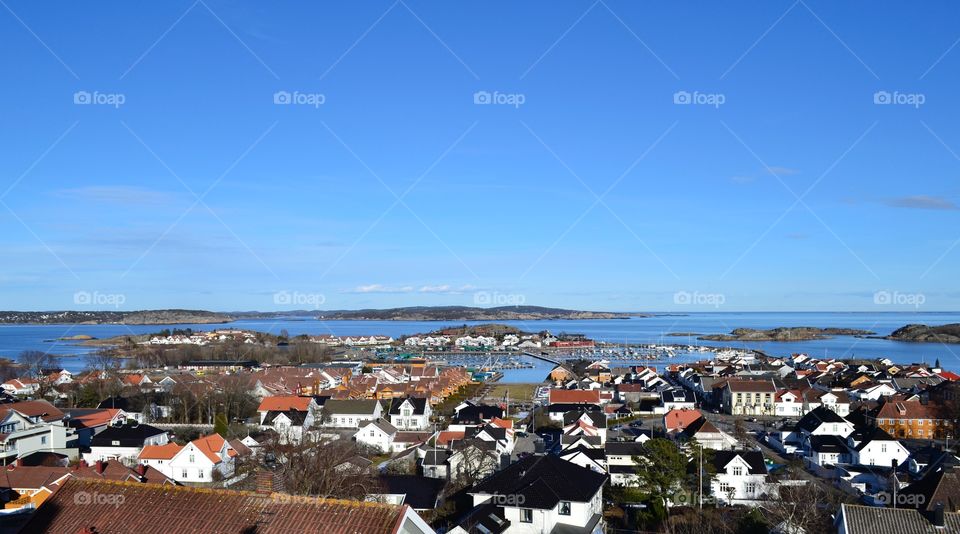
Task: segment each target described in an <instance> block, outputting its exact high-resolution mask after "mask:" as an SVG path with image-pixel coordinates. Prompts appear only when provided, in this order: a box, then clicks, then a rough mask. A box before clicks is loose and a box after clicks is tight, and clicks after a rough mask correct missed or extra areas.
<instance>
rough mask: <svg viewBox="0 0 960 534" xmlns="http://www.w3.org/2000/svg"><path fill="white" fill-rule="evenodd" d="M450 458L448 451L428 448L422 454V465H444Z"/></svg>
mask: <svg viewBox="0 0 960 534" xmlns="http://www.w3.org/2000/svg"><path fill="white" fill-rule="evenodd" d="M449 458H450V451H445V450H429V451H427V452H426V454H425V455H424V456H423V465H444V464H446V463H447V460H448V459H449Z"/></svg>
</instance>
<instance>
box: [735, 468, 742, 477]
mask: <svg viewBox="0 0 960 534" xmlns="http://www.w3.org/2000/svg"><path fill="white" fill-rule="evenodd" d="M742 475H743V468H742V467H739V466H738V467H734V468H733V476H735V477H738V476H742Z"/></svg>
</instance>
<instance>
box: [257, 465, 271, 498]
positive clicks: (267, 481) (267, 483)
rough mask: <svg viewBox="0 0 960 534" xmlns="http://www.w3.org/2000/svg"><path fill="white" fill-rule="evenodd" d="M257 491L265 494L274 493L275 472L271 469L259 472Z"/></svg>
mask: <svg viewBox="0 0 960 534" xmlns="http://www.w3.org/2000/svg"><path fill="white" fill-rule="evenodd" d="M257 493H262V494H265V495H269V494H271V493H273V473H271V472H270V471H260V472H259V473H257Z"/></svg>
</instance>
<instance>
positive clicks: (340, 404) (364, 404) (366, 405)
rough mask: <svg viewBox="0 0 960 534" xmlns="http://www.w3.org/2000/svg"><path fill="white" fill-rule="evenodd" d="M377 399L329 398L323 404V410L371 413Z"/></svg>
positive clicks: (345, 412)
mask: <svg viewBox="0 0 960 534" xmlns="http://www.w3.org/2000/svg"><path fill="white" fill-rule="evenodd" d="M379 403H380V401H377V400H340V399H330V400H328V401H327V402H326V403H324V405H323V409H324V411H326V412H328V413H333V414H340V413H343V414H364V415H365V414H371V415H372V414H373V412H374V410H376V405H377V404H379Z"/></svg>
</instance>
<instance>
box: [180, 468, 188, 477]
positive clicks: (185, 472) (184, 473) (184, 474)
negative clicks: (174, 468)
mask: <svg viewBox="0 0 960 534" xmlns="http://www.w3.org/2000/svg"><path fill="white" fill-rule="evenodd" d="M180 474H181V475H182V476H181V477H180V478H183V479H186V478H187V470H186V469H184V470H183V471H182V472H181V473H180Z"/></svg>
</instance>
